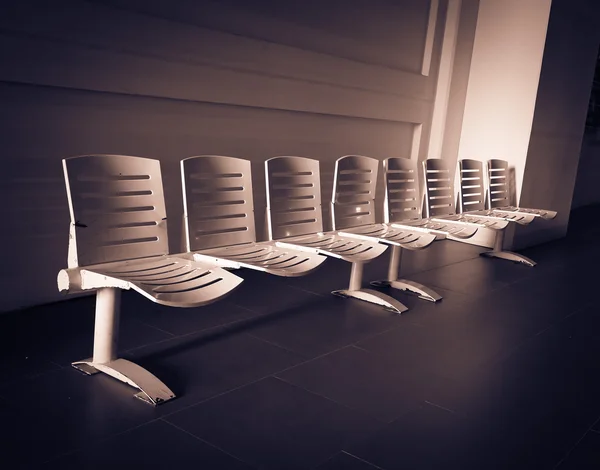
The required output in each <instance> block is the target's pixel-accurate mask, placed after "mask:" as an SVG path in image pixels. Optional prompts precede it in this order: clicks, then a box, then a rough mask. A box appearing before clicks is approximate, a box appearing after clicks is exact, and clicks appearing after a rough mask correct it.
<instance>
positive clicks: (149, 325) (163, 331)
mask: <svg viewBox="0 0 600 470" xmlns="http://www.w3.org/2000/svg"><path fill="white" fill-rule="evenodd" d="M136 321H138V322H139V323H141V324H142V325H144V326H147V327H148V328H152V329H153V330H156V331H160V332H161V333H165V334H167V335H169V336H171V337H173V338H174V337H176V336H177V334H176V333H173V332H171V331H168V330H164V329H162V328H160V327H158V326H156V325H153V324H151V323H147V322H146V321H143V320H140V319H139V318H136ZM167 339H170V338H167ZM148 344H152V343H147V344H146V345H148Z"/></svg>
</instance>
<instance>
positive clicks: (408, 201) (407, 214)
mask: <svg viewBox="0 0 600 470" xmlns="http://www.w3.org/2000/svg"><path fill="white" fill-rule="evenodd" d="M383 168H384V180H385V203H384V213H385V215H384V216H385V221H386V222H400V221H402V220H414V219H418V218H420V216H421V211H420V209H419V198H420V196H419V175H418V172H417V165H416V163H415V162H413V161H412V160H409V159H407V158H387V159H386V160H384V162H383Z"/></svg>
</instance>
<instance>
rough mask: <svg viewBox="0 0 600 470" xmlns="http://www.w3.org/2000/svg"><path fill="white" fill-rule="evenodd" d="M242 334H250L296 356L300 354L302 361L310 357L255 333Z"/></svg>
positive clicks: (308, 359)
mask: <svg viewBox="0 0 600 470" xmlns="http://www.w3.org/2000/svg"><path fill="white" fill-rule="evenodd" d="M244 334H245V335H247V336H250V337H251V338H253V339H256V340H258V341H260V342H262V343H265V344H268V345H269V346H274V347H276V348H277V349H281V350H282V351H285V352H288V353H290V354H294V355H296V356H300V357H302V358H303V359H306V360H305V361H304V362H308V361H310V360H311V358H310V357H309V356H307V355H305V354H302V353H300V352H298V351H294V350H293V349H289V348H286V347H285V346H282V345H281V344H277V343H276V342H274V341H270V340H268V339H265V338H261V337H260V336H256V335H255V334H253V333H250V332H244Z"/></svg>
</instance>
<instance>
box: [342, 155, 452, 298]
mask: <svg viewBox="0 0 600 470" xmlns="http://www.w3.org/2000/svg"><path fill="white" fill-rule="evenodd" d="M378 172H379V160H376V159H375V158H369V157H364V156H360V155H347V156H345V157H341V158H339V159H338V160H337V161H336V164H335V175H334V180H333V192H332V200H331V214H332V217H331V218H332V225H333V228H334V230H338V231H339V233H340V234H342V235H345V236H350V237H362V238H365V239H370V240H373V241H378V242H381V243H385V244H388V245H391V253H390V262H389V268H388V279H387V280H386V281H385V282H376V283H375V284H373V283H371V285H376V286H386V287H393V288H395V289H399V290H402V291H405V292H408V293H411V294H416V295H418V296H419V297H421V298H423V299H426V300H430V301H432V302H437V301H438V300H441V298H442V297H441V296H440V295H439V294H438V293H437V292H435V291H434V290H433V289H430V288H428V287H426V286H424V285H422V284H418V283H416V282H413V281H409V280H406V279H399V278H398V269H399V266H400V256H401V250H402V248H405V249H408V250H422V249H424V248H427V247H428V246H430V245H431V244H432V243H433V242H434V241H435V240H436V238H438V236H437V235H436V234H434V233H430V232H429V231H428V230H426V229H423V228H420V227H406V226H401V225H393V224H390V223H376V222H375V191H376V189H377V176H378Z"/></svg>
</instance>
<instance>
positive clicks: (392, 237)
mask: <svg viewBox="0 0 600 470" xmlns="http://www.w3.org/2000/svg"><path fill="white" fill-rule="evenodd" d="M338 233H339V235H342V236H347V235H348V236H355V235H357V236H360V237H365V238H367V239H371V240H373V241H375V242H376V241H381V242H383V243H387V244H390V245H396V246H400V247H402V248H406V249H409V250H421V249H423V248H425V247H427V246H429V245H431V244H432V243H433V242H434V241H435V239H436V236H435V235H434V234H432V233H429V232H427V231H425V230H422V231H421V230H419V229H416V230H411V229H409V228H406V227H401V226H398V227H396V226H394V225H392V224H369V225H362V226H358V227H352V228H347V229H344V230H340V231H339V232H338Z"/></svg>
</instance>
